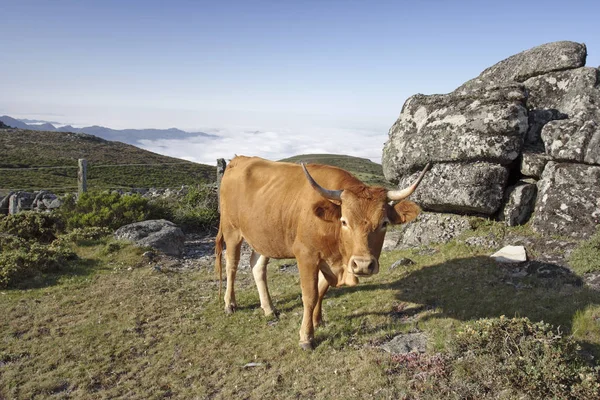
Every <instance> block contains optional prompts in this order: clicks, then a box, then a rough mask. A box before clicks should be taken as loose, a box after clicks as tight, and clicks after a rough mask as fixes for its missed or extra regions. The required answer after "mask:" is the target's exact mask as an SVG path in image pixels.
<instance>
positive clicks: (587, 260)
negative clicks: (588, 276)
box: [569, 225, 600, 274]
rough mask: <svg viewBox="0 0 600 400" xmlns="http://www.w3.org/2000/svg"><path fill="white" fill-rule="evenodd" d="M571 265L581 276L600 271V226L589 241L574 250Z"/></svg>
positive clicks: (570, 259)
mask: <svg viewBox="0 0 600 400" xmlns="http://www.w3.org/2000/svg"><path fill="white" fill-rule="evenodd" d="M569 264H570V265H571V267H572V268H573V270H575V272H577V273H579V274H585V273H587V272H594V271H600V225H599V226H598V227H597V230H596V233H595V234H594V235H592V237H591V238H590V239H589V240H586V241H583V242H581V243H579V245H578V246H577V248H576V249H575V250H573V252H572V253H571V256H570V257H569Z"/></svg>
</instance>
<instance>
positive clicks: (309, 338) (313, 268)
mask: <svg viewBox="0 0 600 400" xmlns="http://www.w3.org/2000/svg"><path fill="white" fill-rule="evenodd" d="M298 269H299V271H300V287H301V288H302V304H303V306H304V314H303V316H302V325H301V326H300V347H302V349H304V350H312V349H313V348H314V334H315V328H314V324H313V312H314V310H315V307H316V305H317V301H318V296H319V292H318V284H317V282H318V279H319V268H318V266H317V263H302V262H301V261H300V260H298Z"/></svg>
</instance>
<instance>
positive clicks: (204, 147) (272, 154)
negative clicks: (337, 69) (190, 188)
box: [139, 127, 387, 164]
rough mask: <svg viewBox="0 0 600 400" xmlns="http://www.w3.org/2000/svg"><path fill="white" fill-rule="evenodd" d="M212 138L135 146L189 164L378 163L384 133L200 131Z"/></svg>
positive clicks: (145, 142)
mask: <svg viewBox="0 0 600 400" xmlns="http://www.w3.org/2000/svg"><path fill="white" fill-rule="evenodd" d="M201 131H203V132H206V133H210V134H212V135H215V136H216V137H214V138H211V137H204V136H195V137H190V138H187V139H184V140H172V139H159V140H141V141H139V147H141V148H143V149H145V150H149V151H153V152H155V153H159V154H164V155H168V156H172V157H177V158H182V159H185V160H189V161H194V162H199V163H204V164H214V163H215V162H216V160H217V159H218V158H225V159H231V158H233V157H234V156H235V155H248V156H259V157H263V158H267V159H270V160H280V159H282V158H286V157H291V156H294V155H298V154H316V153H333V154H346V155H352V156H357V157H363V158H368V159H370V160H372V161H374V162H377V163H380V162H381V152H382V149H383V143H384V142H385V140H386V139H387V133H386V132H381V131H377V130H365V129H351V128H331V127H327V128H319V127H312V128H310V127H307V128H303V129H298V130H291V129H282V130H260V129H253V128H250V129H249V128H239V127H237V128H225V129H223V128H221V129H210V128H209V129H202V130H201Z"/></svg>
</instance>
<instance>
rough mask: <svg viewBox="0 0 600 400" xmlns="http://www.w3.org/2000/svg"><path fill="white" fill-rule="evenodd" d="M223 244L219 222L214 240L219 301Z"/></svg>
mask: <svg viewBox="0 0 600 400" xmlns="http://www.w3.org/2000/svg"><path fill="white" fill-rule="evenodd" d="M223 243H224V240H223V231H222V230H221V223H220V222H219V232H217V238H216V240H215V274H217V275H218V277H219V299H221V298H222V297H221V293H222V292H223V263H222V261H221V255H222V254H223ZM219 301H220V300H219Z"/></svg>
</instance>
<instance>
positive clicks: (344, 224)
mask: <svg viewBox="0 0 600 400" xmlns="http://www.w3.org/2000/svg"><path fill="white" fill-rule="evenodd" d="M340 221H342V226H348V223H347V222H346V220H345V219H342V220H340Z"/></svg>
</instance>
